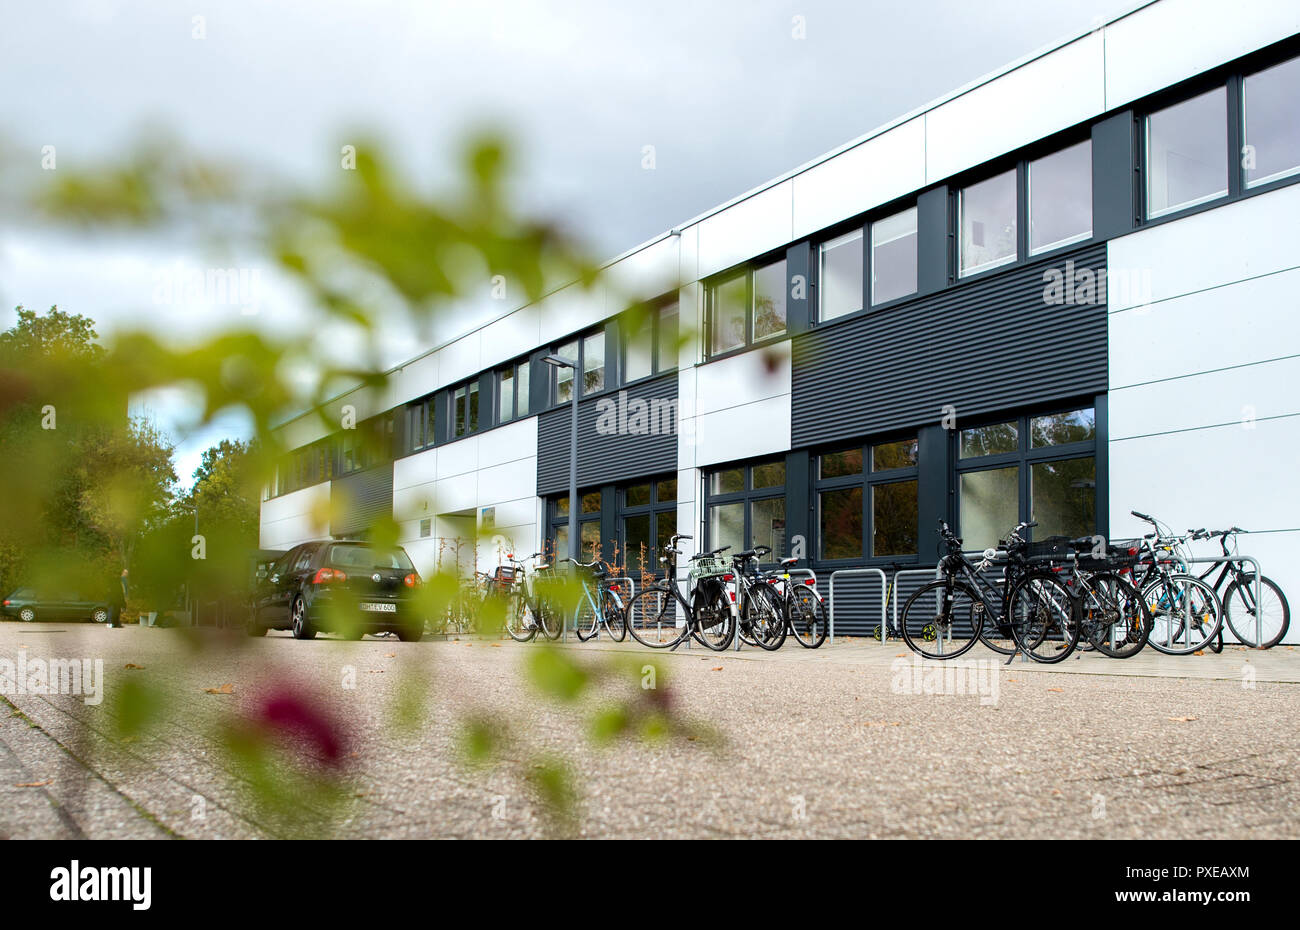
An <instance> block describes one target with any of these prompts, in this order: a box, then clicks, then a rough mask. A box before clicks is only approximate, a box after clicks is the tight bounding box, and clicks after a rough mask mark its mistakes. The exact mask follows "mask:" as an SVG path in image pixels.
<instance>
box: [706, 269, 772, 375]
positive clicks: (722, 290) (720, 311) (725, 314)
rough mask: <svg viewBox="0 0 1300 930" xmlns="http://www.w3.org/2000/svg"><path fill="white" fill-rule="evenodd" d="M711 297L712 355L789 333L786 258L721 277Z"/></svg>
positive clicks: (710, 345)
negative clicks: (787, 325) (787, 328)
mask: <svg viewBox="0 0 1300 930" xmlns="http://www.w3.org/2000/svg"><path fill="white" fill-rule="evenodd" d="M708 294H709V301H708V306H709V354H710V355H721V354H723V353H725V352H730V351H732V350H734V349H739V348H742V347H744V346H746V345H749V344H750V343H754V342H761V341H762V340H764V339H770V338H773V337H775V336H779V335H781V334H782V333H784V332H785V327H786V266H785V259H784V258H782V259H779V260H777V261H774V262H770V263H768V264H766V265H759V266H757V267H755V268H753V269H745V270H743V271H738V272H734V273H732V274H730V275H727V276H726V277H724V278H720V279H718V280H717V281H716V282H714V283H712V284H711V285H710V286H709V289H708Z"/></svg>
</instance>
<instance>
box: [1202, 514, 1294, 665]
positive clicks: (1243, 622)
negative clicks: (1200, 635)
mask: <svg viewBox="0 0 1300 930" xmlns="http://www.w3.org/2000/svg"><path fill="white" fill-rule="evenodd" d="M1188 532H1189V533H1191V538H1192V539H1217V540H1218V541H1219V546H1220V548H1221V549H1222V550H1223V556H1224V558H1227V559H1230V561H1227V562H1221V563H1219V564H1215V565H1211V566H1210V567H1209V568H1207V569H1206V570H1205V573H1204V574H1202V575H1199V576H1197V577H1199V578H1200V579H1201V580H1202V581H1205V580H1206V579H1207V578H1209V577H1210V576H1211V575H1213V574H1214V573H1215V572H1216V571H1218V573H1219V577H1218V578H1216V579H1215V580H1214V583H1213V585H1211V587H1212V588H1213V589H1214V593H1215V594H1217V595H1219V600H1220V602H1221V603H1222V604H1223V613H1224V619H1225V620H1227V622H1228V628H1229V629H1230V630H1232V635H1233V636H1235V637H1237V641H1238V642H1240V643H1242V644H1243V645H1246V646H1250V647H1251V648H1254V647H1256V646H1259V645H1260V643H1262V644H1263V645H1262V646H1261V648H1263V649H1269V648H1271V647H1273V646H1276V645H1277V644H1278V643H1280V642H1281V641H1282V637H1284V636H1286V633H1287V630H1288V629H1290V627H1291V605H1290V604H1288V603H1287V600H1286V595H1285V594H1283V593H1282V589H1281V588H1280V587H1278V584H1277V582H1275V581H1274V580H1273V579H1272V578H1269V577H1268V576H1267V575H1262V574H1261V575H1260V576H1259V583H1260V593H1259V601H1258V603H1257V602H1256V600H1255V573H1254V572H1253V571H1249V570H1247V568H1246V563H1245V562H1242V561H1239V560H1238V559H1237V558H1236V556H1237V555H1238V545H1237V535H1238V534H1239V533H1246V532H1249V530H1243V529H1242V528H1241V527H1239V526H1234V527H1232V528H1231V529H1226V530H1206V529H1204V528H1201V529H1199V530H1189V531H1188ZM1229 539H1231V540H1232V544H1231V549H1229V543H1228V540H1229ZM1229 578H1231V579H1232V580H1231V581H1230V582H1228V585H1227V587H1226V588H1225V587H1224V582H1225V581H1228V579H1229ZM1220 592H1222V593H1220ZM1257 621H1258V624H1259V627H1260V628H1261V629H1260V631H1259V632H1257V631H1256V622H1257ZM1217 642H1218V645H1219V648H1222V646H1223V627H1222V626H1220V627H1219V633H1218V637H1217Z"/></svg>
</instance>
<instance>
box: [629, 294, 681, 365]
mask: <svg viewBox="0 0 1300 930" xmlns="http://www.w3.org/2000/svg"><path fill="white" fill-rule="evenodd" d="M677 316H678V314H677V302H676V301H673V302H672V303H669V304H665V305H663V306H662V307H659V308H638V309H635V310H632V311H630V312H629V313H628V314H627V315H626V316H625V317H624V318H623V325H622V332H623V372H622V374H623V383H624V384H627V383H629V382H632V381H639V380H640V379H641V378H648V377H649V376H650V375H652V374H657V373H659V372H664V371H671V370H672V369H674V368H676V367H677V349H678V343H677Z"/></svg>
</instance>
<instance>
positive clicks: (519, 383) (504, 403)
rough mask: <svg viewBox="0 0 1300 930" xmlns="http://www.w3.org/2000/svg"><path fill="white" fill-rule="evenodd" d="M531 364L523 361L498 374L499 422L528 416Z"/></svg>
mask: <svg viewBox="0 0 1300 930" xmlns="http://www.w3.org/2000/svg"><path fill="white" fill-rule="evenodd" d="M529 381H530V378H529V362H528V359H521V360H520V361H518V362H516V363H515V364H513V365H511V366H510V367H508V368H503V369H501V370H499V371H498V372H497V422H498V423H509V422H510V421H511V420H516V419H519V418H521V417H526V416H528V385H529Z"/></svg>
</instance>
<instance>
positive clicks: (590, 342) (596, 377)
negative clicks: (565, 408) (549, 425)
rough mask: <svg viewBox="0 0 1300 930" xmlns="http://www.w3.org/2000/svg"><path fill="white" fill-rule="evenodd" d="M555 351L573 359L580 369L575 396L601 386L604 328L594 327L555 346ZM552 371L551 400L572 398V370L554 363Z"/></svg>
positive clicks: (566, 400) (603, 372) (603, 368)
mask: <svg viewBox="0 0 1300 930" xmlns="http://www.w3.org/2000/svg"><path fill="white" fill-rule="evenodd" d="M555 354H556V355H558V356H559V357H560V358H563V359H566V360H568V361H570V362H573V363H574V364H575V365H577V366H578V367H577V371H580V372H582V388H581V394H580V395H579V396H586V395H588V394H594V393H596V392H597V391H602V390H604V389H605V330H603V329H598V330H596V331H595V332H593V333H589V334H587V335H586V336H582V337H581V338H578V339H572V340H570V341H569V342H566V343H564V345H561V346H557V347H556V349H555ZM552 371H553V372H554V375H553V377H554V379H555V380H554V381H552V382H551V383H552V385H554V390H553V391H552V396H553V397H554V398H555V402H556V403H557V404H563V403H568V402H569V401H571V400H573V391H574V384H575V379H574V376H575V374H576V372H575V370H574V369H572V368H566V367H554V368H552Z"/></svg>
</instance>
